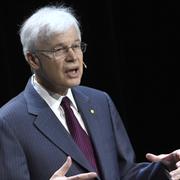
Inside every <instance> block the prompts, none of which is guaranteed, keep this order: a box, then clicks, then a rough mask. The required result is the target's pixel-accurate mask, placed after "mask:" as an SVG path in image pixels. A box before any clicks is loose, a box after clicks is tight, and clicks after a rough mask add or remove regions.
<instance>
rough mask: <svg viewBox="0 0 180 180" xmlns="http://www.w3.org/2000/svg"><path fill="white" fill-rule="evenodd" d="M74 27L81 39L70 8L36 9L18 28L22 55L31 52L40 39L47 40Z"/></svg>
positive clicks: (76, 21)
mask: <svg viewBox="0 0 180 180" xmlns="http://www.w3.org/2000/svg"><path fill="white" fill-rule="evenodd" d="M72 25H73V26H74V27H75V28H76V29H77V32H78V33H79V38H80V39H81V32H80V24H79V22H78V20H77V19H76V17H75V15H74V14H73V11H72V9H71V8H67V7H64V6H62V5H61V6H46V7H43V8H40V9H38V10H37V11H36V12H35V13H34V14H33V15H32V16H30V17H29V18H28V19H27V20H26V21H25V22H24V23H23V24H22V26H21V28H20V33H19V34H20V39H21V43H22V46H23V53H24V55H25V56H26V53H27V52H28V51H33V49H34V48H35V45H36V42H38V40H40V38H44V39H46V38H48V37H50V36H51V35H53V34H55V33H61V32H64V31H66V30H67V29H68V28H70V27H71V26H72Z"/></svg>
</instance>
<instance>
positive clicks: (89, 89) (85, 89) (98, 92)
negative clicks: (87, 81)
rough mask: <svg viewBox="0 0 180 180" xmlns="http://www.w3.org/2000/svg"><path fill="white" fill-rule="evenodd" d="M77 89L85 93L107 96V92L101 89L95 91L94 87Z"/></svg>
mask: <svg viewBox="0 0 180 180" xmlns="http://www.w3.org/2000/svg"><path fill="white" fill-rule="evenodd" d="M77 89H78V90H80V91H81V92H83V93H85V94H86V93H88V94H89V93H90V94H91V93H93V94H107V93H106V92H105V91H102V90H99V89H95V88H92V87H88V86H77Z"/></svg>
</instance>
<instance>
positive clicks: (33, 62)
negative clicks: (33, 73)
mask: <svg viewBox="0 0 180 180" xmlns="http://www.w3.org/2000/svg"><path fill="white" fill-rule="evenodd" d="M26 61H27V63H28V64H29V65H30V67H31V69H33V70H37V69H39V65H40V64H39V59H38V58H37V57H36V56H35V55H34V54H32V53H30V52H28V53H27V54H26Z"/></svg>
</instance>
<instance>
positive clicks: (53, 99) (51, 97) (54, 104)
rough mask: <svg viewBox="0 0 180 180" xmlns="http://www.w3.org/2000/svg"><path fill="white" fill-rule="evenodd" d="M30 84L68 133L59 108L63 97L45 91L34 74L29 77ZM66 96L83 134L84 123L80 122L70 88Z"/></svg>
mask: <svg viewBox="0 0 180 180" xmlns="http://www.w3.org/2000/svg"><path fill="white" fill-rule="evenodd" d="M31 83H32V85H33V87H34V89H35V90H36V91H37V93H38V94H39V95H40V96H41V97H42V98H43V99H44V100H45V101H46V103H47V104H48V106H49V107H50V108H51V110H52V111H53V112H54V114H55V115H56V116H57V118H58V119H59V121H60V122H61V123H62V125H63V126H64V127H65V129H66V130H67V131H68V132H69V130H68V127H67V124H66V119H65V114H64V110H63V108H62V107H61V106H60V104H61V101H62V98H63V97H64V96H61V95H59V94H57V93H53V92H49V91H47V90H46V89H45V88H44V87H43V86H42V85H40V84H39V83H38V82H37V80H36V77H35V74H33V75H32V77H31ZM66 96H67V97H68V98H69V99H70V100H71V105H70V107H71V108H72V110H73V112H74V114H75V116H76V118H77V120H78V122H79V124H80V125H81V127H82V128H83V129H84V130H85V132H86V133H87V130H86V128H85V125H84V122H83V120H82V117H81V115H80V114H79V112H78V109H77V105H76V102H75V100H74V97H73V95H72V92H71V89H70V88H69V89H68V92H67V94H66Z"/></svg>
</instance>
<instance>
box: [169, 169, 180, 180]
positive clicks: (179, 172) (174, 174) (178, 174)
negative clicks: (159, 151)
mask: <svg viewBox="0 0 180 180" xmlns="http://www.w3.org/2000/svg"><path fill="white" fill-rule="evenodd" d="M169 174H170V176H171V179H173V180H176V179H177V180H179V179H180V168H177V169H176V170H173V171H171V172H170V173H169Z"/></svg>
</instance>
